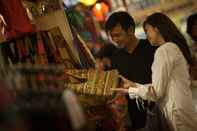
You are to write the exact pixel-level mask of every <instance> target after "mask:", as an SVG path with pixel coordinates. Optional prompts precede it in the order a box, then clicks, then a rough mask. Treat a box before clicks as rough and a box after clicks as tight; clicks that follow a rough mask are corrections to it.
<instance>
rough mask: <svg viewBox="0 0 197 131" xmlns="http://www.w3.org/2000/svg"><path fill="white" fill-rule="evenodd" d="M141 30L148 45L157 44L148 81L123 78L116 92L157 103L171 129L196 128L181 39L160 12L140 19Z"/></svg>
mask: <svg viewBox="0 0 197 131" xmlns="http://www.w3.org/2000/svg"><path fill="white" fill-rule="evenodd" d="M144 30H145V32H146V34H147V38H148V40H149V41H150V42H151V44H152V45H154V46H159V48H158V49H157V51H156V52H155V56H154V62H153V64H152V83H151V84H148V85H142V84H139V83H134V82H131V81H129V80H126V79H125V78H123V80H124V82H125V84H124V88H119V89H116V91H120V92H124V93H129V95H130V96H131V97H133V96H135V95H137V96H141V97H142V98H143V99H146V100H151V101H155V102H156V103H158V104H159V107H160V108H161V110H162V112H163V113H164V116H165V118H166V119H167V120H168V122H169V124H170V125H172V127H173V130H175V131H197V113H196V110H195V105H194V102H193V100H192V93H191V89H190V83H191V82H190V75H189V68H190V65H191V64H192V60H191V55H190V51H189V48H188V46H187V42H186V40H185V38H184V37H183V35H182V34H181V33H180V31H179V30H178V29H177V27H176V25H175V24H174V23H173V22H172V21H171V20H170V19H169V17H167V16H166V15H164V14H162V13H154V14H152V15H150V16H149V17H148V18H147V19H146V21H145V22H144ZM136 73H137V72H136ZM136 87H137V88H136Z"/></svg>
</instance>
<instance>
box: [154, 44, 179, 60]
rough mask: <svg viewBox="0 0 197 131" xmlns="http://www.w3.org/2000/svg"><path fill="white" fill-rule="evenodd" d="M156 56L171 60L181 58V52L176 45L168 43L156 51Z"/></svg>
mask: <svg viewBox="0 0 197 131" xmlns="http://www.w3.org/2000/svg"><path fill="white" fill-rule="evenodd" d="M155 55H156V56H161V57H164V56H169V57H170V58H171V59H174V58H176V59H177V58H179V56H181V51H180V49H179V47H178V46H177V45H176V44H175V43H173V42H166V43H165V44H163V45H161V46H160V47H159V48H158V49H157V50H156V53H155Z"/></svg>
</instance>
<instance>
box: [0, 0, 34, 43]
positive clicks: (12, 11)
mask: <svg viewBox="0 0 197 131" xmlns="http://www.w3.org/2000/svg"><path fill="white" fill-rule="evenodd" d="M0 5H1V8H0V13H1V14H2V15H3V17H4V18H5V22H6V23H7V28H6V37H7V38H8V39H12V38H15V37H18V36H20V35H22V34H24V33H28V32H32V31H33V30H34V29H33V26H32V25H31V23H30V20H29V19H28V16H27V14H26V11H25V9H24V8H23V5H22V2H21V0H0Z"/></svg>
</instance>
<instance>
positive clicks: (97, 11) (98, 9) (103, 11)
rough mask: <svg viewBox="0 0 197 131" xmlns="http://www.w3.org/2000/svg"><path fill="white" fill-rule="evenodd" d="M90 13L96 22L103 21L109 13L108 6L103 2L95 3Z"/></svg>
mask: <svg viewBox="0 0 197 131" xmlns="http://www.w3.org/2000/svg"><path fill="white" fill-rule="evenodd" d="M92 11H93V15H94V16H95V17H96V20H97V21H104V20H105V17H106V15H107V13H108V12H109V6H108V5H107V4H105V3H104V2H100V3H96V5H95V6H94V7H93V8H92Z"/></svg>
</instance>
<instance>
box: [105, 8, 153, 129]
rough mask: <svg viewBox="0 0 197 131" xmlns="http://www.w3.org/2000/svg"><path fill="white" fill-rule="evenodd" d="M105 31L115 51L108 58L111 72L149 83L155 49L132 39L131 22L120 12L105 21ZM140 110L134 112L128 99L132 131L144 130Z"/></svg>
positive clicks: (130, 18)
mask: <svg viewBox="0 0 197 131" xmlns="http://www.w3.org/2000/svg"><path fill="white" fill-rule="evenodd" d="M105 30H106V33H107V34H108V35H109V36H110V37H111V39H112V41H113V42H114V43H115V44H116V45H117V48H118V49H117V50H116V51H115V52H113V55H112V57H111V65H112V68H114V69H117V70H118V71H119V73H120V74H121V75H123V76H124V77H126V78H127V79H129V80H131V81H135V82H139V83H143V84H146V83H150V82H151V65H152V62H153V57H154V52H155V49H156V48H155V47H153V46H151V45H150V43H149V42H148V40H142V39H138V38H137V37H136V36H135V22H134V20H133V18H132V17H131V16H130V15H129V14H128V13H127V12H124V11H118V12H114V13H112V14H111V15H110V16H109V18H108V19H107V21H106V23H105ZM128 98H129V97H128ZM145 103H146V102H145ZM140 109H141V110H139V109H138V106H137V104H136V99H135V98H134V99H132V100H131V99H128V112H129V116H130V119H131V121H132V126H133V129H132V130H137V129H140V128H143V127H144V126H145V123H146V110H143V108H142V107H140Z"/></svg>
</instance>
